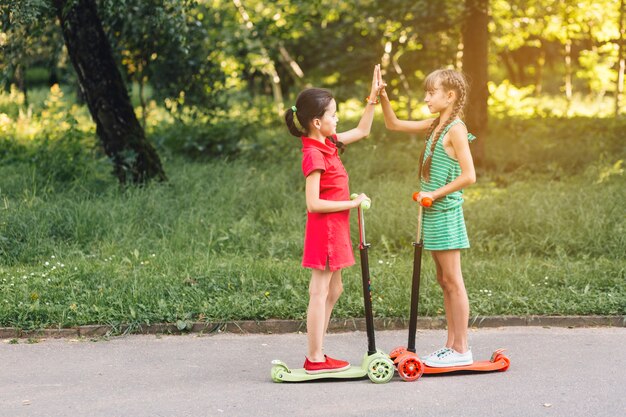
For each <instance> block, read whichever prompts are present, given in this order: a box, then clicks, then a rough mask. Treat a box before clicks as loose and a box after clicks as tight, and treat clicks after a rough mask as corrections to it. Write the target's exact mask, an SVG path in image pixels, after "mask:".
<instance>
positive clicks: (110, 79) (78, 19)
mask: <svg viewBox="0 0 626 417" xmlns="http://www.w3.org/2000/svg"><path fill="white" fill-rule="evenodd" d="M53 4H54V6H55V9H56V12H57V17H58V18H59V21H60V23H61V30H62V32H63V38H64V39H65V45H66V47H67V51H68V53H69V56H70V59H71V60H72V64H73V66H74V69H75V70H76V74H77V76H78V81H79V84H80V89H81V91H82V93H83V95H84V97H85V99H86V101H87V106H88V107H89V111H90V113H91V116H92V117H93V119H94V121H95V123H96V132H97V134H98V137H99V138H100V140H101V142H102V146H103V148H104V151H105V153H106V154H107V156H109V158H110V159H111V161H112V162H113V165H114V173H115V175H116V176H117V178H118V180H119V182H120V183H121V184H126V183H129V182H132V183H135V184H142V183H145V182H147V181H148V180H150V179H153V178H156V179H158V180H160V181H164V180H166V179H167V178H166V176H165V172H164V171H163V168H162V166H161V160H160V159H159V156H158V155H157V153H156V150H155V149H154V147H153V146H152V145H151V144H150V142H148V140H147V139H146V136H145V132H144V130H143V129H142V128H141V125H140V124H139V121H138V120H137V116H136V115H135V112H134V110H133V107H132V105H131V103H130V98H129V96H128V93H127V91H126V86H125V85H124V81H123V80H122V76H121V74H120V72H119V69H118V68H117V66H116V64H115V59H114V58H113V53H112V51H111V46H110V45H109V41H108V39H107V37H106V35H105V33H104V30H103V29H102V24H101V22H100V18H99V17H98V12H97V7H96V4H95V1H94V0H53Z"/></svg>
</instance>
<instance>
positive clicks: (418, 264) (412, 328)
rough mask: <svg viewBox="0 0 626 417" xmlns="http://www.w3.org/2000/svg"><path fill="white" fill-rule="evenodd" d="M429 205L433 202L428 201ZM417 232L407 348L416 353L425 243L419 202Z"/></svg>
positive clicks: (414, 243) (421, 208)
mask: <svg viewBox="0 0 626 417" xmlns="http://www.w3.org/2000/svg"><path fill="white" fill-rule="evenodd" d="M427 204H428V205H429V206H430V204H432V202H430V203H427ZM417 206H418V209H417V233H416V237H415V242H413V246H414V248H415V249H414V252H413V282H412V284H411V313H410V315H409V340H408V342H407V350H408V351H409V352H413V353H415V333H416V331H417V313H418V307H419V298H420V276H421V273H422V249H423V247H424V243H423V241H422V213H423V209H424V208H423V207H422V205H421V204H420V202H418V204H417Z"/></svg>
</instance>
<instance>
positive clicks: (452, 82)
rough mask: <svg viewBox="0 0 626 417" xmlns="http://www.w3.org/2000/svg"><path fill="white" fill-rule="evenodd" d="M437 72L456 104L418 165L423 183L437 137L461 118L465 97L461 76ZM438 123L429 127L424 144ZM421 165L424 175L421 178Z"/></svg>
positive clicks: (447, 72) (443, 71)
mask: <svg viewBox="0 0 626 417" xmlns="http://www.w3.org/2000/svg"><path fill="white" fill-rule="evenodd" d="M438 71H439V72H438V73H437V74H436V75H437V76H438V77H439V78H440V79H441V86H442V87H443V88H444V89H445V90H446V91H450V90H454V91H455V92H456V93H457V98H456V102H455V103H454V107H453V109H452V113H450V116H449V117H448V119H446V121H445V123H442V124H441V125H440V127H439V129H437V131H436V132H435V135H434V137H433V140H432V143H431V145H430V154H429V155H428V157H427V158H426V161H425V162H422V163H420V176H421V178H423V179H424V180H425V181H430V167H431V165H432V159H433V154H434V152H435V146H437V142H438V141H439V136H440V135H441V132H442V131H443V130H444V129H445V128H446V127H447V126H448V125H449V124H450V123H452V122H453V121H454V119H456V118H457V117H462V116H463V107H465V101H466V97H467V83H466V81H465V78H464V77H463V75H462V74H461V73H459V72H457V71H454V70H438ZM438 122H439V118H437V119H436V120H435V121H434V122H433V124H432V125H431V127H430V130H429V132H428V136H426V142H428V138H430V135H431V133H432V132H433V130H434V127H435V126H436V125H437V123H438ZM425 152H426V149H424V151H423V152H422V161H424V154H425ZM422 165H423V171H424V175H423V176H422Z"/></svg>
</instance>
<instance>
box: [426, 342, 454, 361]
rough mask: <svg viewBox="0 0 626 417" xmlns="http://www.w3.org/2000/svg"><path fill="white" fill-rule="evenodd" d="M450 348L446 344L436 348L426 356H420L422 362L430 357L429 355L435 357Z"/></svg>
mask: <svg viewBox="0 0 626 417" xmlns="http://www.w3.org/2000/svg"><path fill="white" fill-rule="evenodd" d="M449 349H450V348H449V347H447V346H444V347H442V348H441V349H437V350H436V351H434V352H433V353H431V354H428V355H426V356H423V357H422V362H424V361H425V360H426V359H428V358H431V357H437V356H439V355H442V354H443V353H444V352H445V351H447V350H449Z"/></svg>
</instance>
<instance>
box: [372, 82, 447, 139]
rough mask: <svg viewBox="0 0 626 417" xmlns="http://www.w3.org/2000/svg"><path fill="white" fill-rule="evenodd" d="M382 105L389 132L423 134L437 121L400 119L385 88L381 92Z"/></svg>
mask: <svg viewBox="0 0 626 417" xmlns="http://www.w3.org/2000/svg"><path fill="white" fill-rule="evenodd" d="M380 103H381V105H382V107H383V116H384V117H385V127H386V128H387V129H389V130H397V131H399V132H409V133H422V132H426V131H428V128H430V125H431V124H432V123H433V120H435V119H434V118H431V119H425V120H418V121H412V120H400V119H398V118H397V117H396V114H395V113H394V111H393V109H392V108H391V103H390V102H389V97H388V96H387V92H386V91H385V89H384V88H383V89H382V90H381V92H380Z"/></svg>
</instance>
